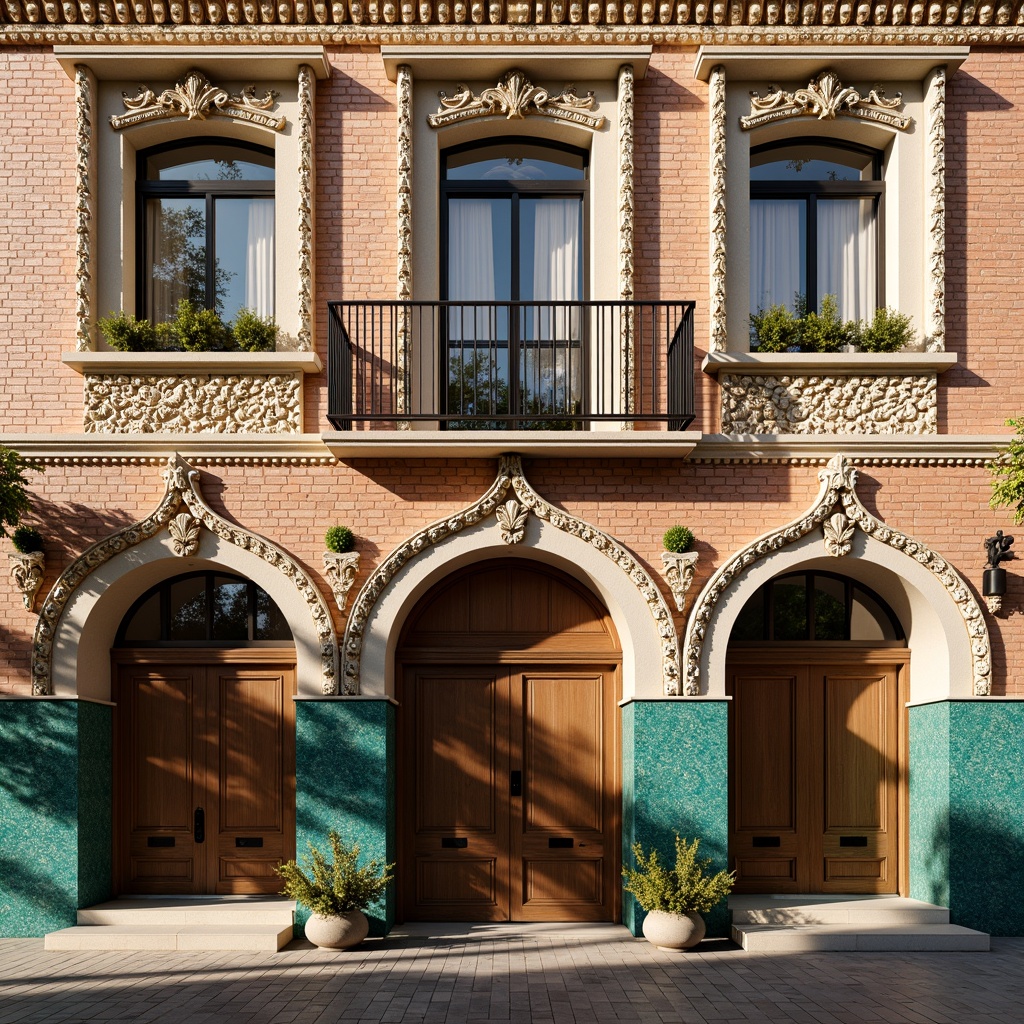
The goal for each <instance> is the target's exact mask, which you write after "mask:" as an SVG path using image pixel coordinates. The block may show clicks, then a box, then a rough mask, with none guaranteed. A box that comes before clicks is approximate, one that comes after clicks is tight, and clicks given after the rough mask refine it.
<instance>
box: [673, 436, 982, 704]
mask: <svg viewBox="0 0 1024 1024" xmlns="http://www.w3.org/2000/svg"><path fill="white" fill-rule="evenodd" d="M818 479H819V480H820V481H821V489H820V491H819V492H818V496H817V498H816V499H815V500H814V503H813V504H812V505H811V507H810V508H809V509H808V510H807V511H806V512H805V513H804V514H803V515H802V516H800V517H799V518H798V519H795V520H793V522H791V523H789V524H788V525H786V526H784V527H782V528H781V529H778V530H772V531H770V532H768V533H765V534H762V535H761V536H760V537H758V538H757V539H756V540H755V541H753V542H752V543H750V544H748V545H746V547H744V548H742V549H741V550H739V551H738V552H736V554H734V555H733V556H732V557H731V558H730V559H729V560H728V561H726V562H725V564H724V565H722V566H721V568H719V569H718V571H717V572H716V573H715V574H714V575H713V576H712V577H711V579H710V580H708V582H707V584H706V585H705V587H704V589H703V590H702V591H701V593H700V595H699V596H698V598H697V603H696V604H695V606H694V609H693V613H692V614H691V616H690V619H689V622H688V623H687V627H686V634H685V636H684V638H683V665H684V667H685V672H686V677H685V682H684V688H685V693H686V694H687V695H697V694H699V693H700V690H701V680H700V662H701V655H702V652H703V648H704V642H705V640H706V639H707V635H708V631H709V628H710V625H711V620H712V618H713V616H714V613H715V610H716V607H717V605H718V602H719V600H720V599H721V597H722V595H723V594H724V593H725V591H726V590H727V589H728V588H729V587H730V585H731V584H732V583H733V582H734V581H735V580H736V579H738V578H739V577H740V576H741V575H742V574H743V573H745V572H746V571H747V570H748V569H750V567H751V566H753V565H756V564H757V563H758V562H760V561H762V560H763V559H764V558H765V557H767V556H768V555H770V554H772V553H773V552H775V551H778V550H779V549H781V548H784V547H786V546H787V545H789V544H793V543H795V542H796V541H798V540H800V539H801V538H802V537H805V536H807V535H808V534H809V533H812V532H813V531H815V530H818V529H821V528H823V527H825V526H826V525H828V524H832V526H833V527H835V526H836V522H835V515H836V513H837V512H838V511H839V510H840V509H841V513H840V514H842V515H844V516H845V518H844V519H842V520H840V521H839V525H841V526H842V528H843V530H842V532H843V535H844V539H843V540H842V542H840V540H839V538H832V537H830V535H829V534H828V532H827V531H826V533H825V535H824V540H825V546H826V553H828V554H832V555H836V556H839V555H842V554H843V553H844V552H843V551H842V550H841V549H842V547H843V546H844V545H845V544H847V543H848V542H849V541H850V537H848V536H845V534H846V531H847V530H853V529H859V530H861V531H863V532H864V533H865V534H867V535H868V536H870V537H873V538H874V539H875V540H877V541H880V542H881V543H883V544H886V545H888V546H889V547H891V548H893V549H895V550H896V551H901V552H903V554H905V555H906V556H907V557H908V558H912V559H914V561H916V562H918V563H920V564H921V565H923V566H924V567H925V568H926V569H927V570H928V571H929V572H931V573H932V575H934V576H935V578H936V579H937V580H938V581H939V582H940V583H941V584H942V585H943V587H944V588H945V589H946V592H947V593H948V594H949V596H950V598H951V599H952V600H953V602H954V603H955V604H956V606H957V609H958V611H959V612H960V615H961V617H962V618H963V621H964V627H965V628H966V630H967V634H968V637H969V639H970V644H971V657H972V668H973V676H974V680H973V690H974V694H975V695H976V696H984V695H987V694H988V693H990V692H991V683H992V678H991V677H992V664H991V646H990V642H989V635H988V626H987V625H986V624H985V618H984V616H983V615H982V613H981V608H980V607H979V606H978V602H977V601H976V600H975V599H974V595H973V594H972V593H971V590H970V588H969V587H968V586H967V585H966V584H965V583H964V581H963V580H962V579H961V578H960V576H959V575H958V574H957V573H956V571H955V570H954V569H953V567H952V566H951V565H950V564H949V563H948V562H947V561H946V560H945V559H943V558H941V557H940V556H939V555H937V554H936V553H935V552H934V551H932V550H930V549H929V548H927V547H925V545H923V544H921V543H920V542H919V541H916V540H914V539H913V538H912V537H909V536H907V535H906V534H904V533H900V532H899V531H898V530H894V529H893V528H892V527H890V526H887V525H885V524H884V523H883V522H881V521H880V520H879V519H876V518H875V517H874V516H873V515H872V514H871V513H870V512H869V511H868V510H867V509H866V508H865V507H864V505H863V504H861V501H860V498H859V497H858V496H857V491H856V486H857V471H856V470H855V469H854V468H853V466H851V465H850V462H849V461H848V460H847V459H846V458H845V457H844V456H842V455H836V456H834V457H833V458H831V459H830V460H829V462H828V465H827V466H826V467H825V468H824V469H823V470H821V471H819V473H818Z"/></svg>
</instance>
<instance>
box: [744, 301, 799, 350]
mask: <svg viewBox="0 0 1024 1024" xmlns="http://www.w3.org/2000/svg"><path fill="white" fill-rule="evenodd" d="M800 323H801V321H800V318H799V317H797V316H796V314H794V313H793V312H792V311H791V310H789V309H787V308H786V307H785V306H779V305H775V306H769V307H768V308H767V309H763V310H761V312H760V313H751V314H750V328H751V335H752V337H753V339H754V340H755V341H756V342H757V351H758V352H788V351H789V349H791V348H793V347H794V346H796V345H799V343H800Z"/></svg>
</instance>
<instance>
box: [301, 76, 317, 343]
mask: <svg viewBox="0 0 1024 1024" xmlns="http://www.w3.org/2000/svg"><path fill="white" fill-rule="evenodd" d="M315 81H316V75H315V72H314V71H313V69H312V68H311V67H310V66H309V65H308V64H303V65H302V66H301V67H300V68H299V147H298V149H299V252H298V256H299V349H300V350H301V351H303V352H308V351H310V350H312V348H313V187H314V180H313V174H314V163H313V159H314V157H313V117H314V110H313V90H314V89H315V88H316V86H315V84H314V83H315Z"/></svg>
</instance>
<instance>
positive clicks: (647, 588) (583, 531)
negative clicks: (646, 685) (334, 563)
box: [342, 455, 679, 695]
mask: <svg viewBox="0 0 1024 1024" xmlns="http://www.w3.org/2000/svg"><path fill="white" fill-rule="evenodd" d="M509 490H511V491H512V492H513V493H514V494H515V496H516V498H517V499H518V502H515V501H511V502H506V501H505V497H506V495H507V494H508V492H509ZM510 504H515V505H516V509H515V514H514V515H513V516H511V518H510V516H509V513H511V511H512V510H510V509H509V505H510ZM499 509H504V511H505V512H506V515H505V516H499V515H498V510H499ZM527 512H532V513H533V514H534V515H535V516H536V517H537V518H538V519H539V520H541V521H542V523H547V524H550V525H551V526H553V527H554V528H555V529H556V530H561V531H562V532H563V533H568V534H571V535H572V536H574V537H577V538H579V539H580V540H582V541H584V542H585V543H587V544H590V545H591V546H592V547H593V548H595V549H596V550H597V551H599V552H601V554H603V555H604V556H605V557H606V558H608V559H610V560H611V561H612V562H614V563H615V564H616V565H617V566H618V567H619V569H620V570H621V571H622V572H623V573H624V574H625V575H626V577H627V578H628V579H629V581H630V583H631V584H632V585H633V586H634V587H635V588H636V589H637V590H638V591H639V593H640V595H641V596H642V597H643V599H644V601H645V602H646V604H647V607H648V608H649V609H650V612H651V616H652V618H653V619H654V620H655V622H656V624H657V628H658V635H659V636H660V638H661V644H662V664H661V670H662V688H663V692H664V693H665V694H667V695H672V694H678V693H679V648H678V641H677V636H676V631H675V626H674V625H673V623H672V615H671V613H670V612H669V609H668V605H667V604H666V603H665V598H664V597H663V596H662V593H661V590H660V589H659V588H658V586H657V585H656V584H655V582H654V580H653V579H652V578H651V576H650V574H649V573H648V572H647V570H646V569H645V568H644V567H643V565H642V564H641V563H640V561H639V559H637V558H635V557H634V556H633V555H632V554H630V553H629V552H628V551H627V550H626V548H624V547H623V546H622V545H621V544H619V542H618V541H616V540H615V539H613V538H612V537H610V536H609V535H608V534H606V533H604V532H603V531H601V530H599V529H597V528H596V527H594V526H591V525H590V524H589V523H586V522H584V521H583V520H582V519H578V518H577V517H576V516H573V515H570V514H569V513H568V512H565V511H563V510H562V509H559V508H555V506H554V505H551V504H550V503H548V502H547V501H545V500H544V499H543V498H542V497H541V496H540V495H539V494H537V492H536V491H534V490H533V488H532V487H531V486H530V484H529V483H528V482H527V480H526V477H525V476H524V475H523V467H522V461H521V460H520V458H519V456H518V455H503V456H502V457H501V460H500V462H499V465H498V475H497V477H496V478H495V481H494V483H493V484H491V486H490V487H489V488H488V489H487V491H486V492H485V493H484V494H483V496H482V497H480V498H479V499H478V500H477V501H475V502H473V503H472V504H471V505H468V506H467V507H466V508H464V509H463V510H462V511H461V512H456V513H455V514H454V515H450V516H447V517H446V518H444V519H439V520H437V521H436V522H433V523H431V524H430V525H429V526H425V527H424V528H423V529H422V530H419V531H418V532H417V533H415V534H413V535H412V536H411V537H410V538H409V539H408V540H406V541H405V542H404V543H402V544H400V545H399V546H398V547H396V548H395V549H394V550H393V551H392V552H391V554H389V555H388V557H387V558H385V559H384V560H383V561H382V562H381V563H380V564H379V565H378V566H377V568H376V569H374V570H373V572H372V573H370V576H369V578H368V579H367V580H366V582H365V583H364V584H363V586H362V588H361V589H360V591H359V593H358V595H357V596H356V599H355V602H354V604H353V606H352V612H351V614H350V615H349V620H348V625H347V627H346V629H345V639H344V642H343V644H342V655H343V664H344V670H343V675H342V686H343V692H344V693H346V694H358V693H359V689H360V659H361V657H362V649H363V637H364V635H365V632H366V626H367V623H368V622H369V620H370V615H371V614H372V612H373V609H374V607H375V606H376V604H377V602H378V601H379V600H380V597H381V595H382V594H383V593H384V592H385V590H386V589H387V588H388V586H389V585H390V584H391V581H392V580H393V579H394V578H395V576H396V575H397V574H398V572H399V571H400V570H401V569H402V568H403V566H405V565H406V564H407V563H409V562H410V561H412V560H413V559H414V558H417V557H419V556H420V555H422V554H424V553H425V552H427V551H429V550H430V549H431V548H432V547H434V546H436V545H437V544H440V543H441V542H442V541H443V540H445V539H446V538H448V537H451V536H453V535H454V534H457V533H459V532H460V531H462V530H464V529H466V527H468V526H474V525H476V524H477V523H480V522H482V521H483V520H485V519H487V518H489V517H490V516H492V515H493V516H494V517H495V521H496V525H497V526H498V529H499V530H500V531H501V534H502V539H503V540H504V541H505V543H518V542H519V541H518V540H516V539H515V535H516V533H517V532H518V530H517V529H516V528H515V524H516V523H520V521H521V525H523V526H525V517H526V514H527Z"/></svg>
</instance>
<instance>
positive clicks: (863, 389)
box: [719, 374, 938, 434]
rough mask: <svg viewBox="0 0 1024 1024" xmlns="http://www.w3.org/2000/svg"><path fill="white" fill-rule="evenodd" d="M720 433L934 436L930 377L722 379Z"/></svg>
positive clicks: (933, 388)
mask: <svg viewBox="0 0 1024 1024" xmlns="http://www.w3.org/2000/svg"><path fill="white" fill-rule="evenodd" d="M719 381H720V383H721V387H722V433H724V434H935V433H937V432H938V415H937V410H936V378H935V374H920V375H912V376H884V375H877V376H876V375H872V376H860V377H847V376H839V375H837V376H830V377H829V376H793V375H779V376H762V375H753V374H749V375H748V374H743V375H739V374H722V375H721V376H720V378H719Z"/></svg>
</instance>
